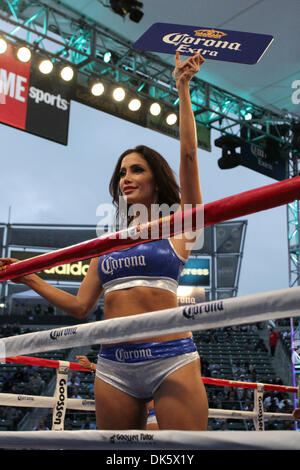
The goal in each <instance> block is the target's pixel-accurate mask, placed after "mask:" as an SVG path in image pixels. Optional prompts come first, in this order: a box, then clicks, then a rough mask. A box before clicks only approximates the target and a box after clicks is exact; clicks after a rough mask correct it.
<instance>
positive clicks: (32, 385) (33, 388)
mask: <svg viewBox="0 0 300 470" xmlns="http://www.w3.org/2000/svg"><path fill="white" fill-rule="evenodd" d="M28 385H29V390H30V392H31V393H32V394H33V395H40V394H41V393H42V390H43V388H44V385H45V383H44V381H43V379H42V378H41V376H40V375H39V373H38V371H35V372H34V373H33V376H32V377H31V379H30V380H29V383H28Z"/></svg>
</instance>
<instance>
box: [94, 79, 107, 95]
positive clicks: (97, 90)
mask: <svg viewBox="0 0 300 470" xmlns="http://www.w3.org/2000/svg"><path fill="white" fill-rule="evenodd" d="M91 93H92V94H93V95H94V96H100V95H102V94H103V93H104V85H103V83H101V82H95V83H94V84H93V85H92V86H91Z"/></svg>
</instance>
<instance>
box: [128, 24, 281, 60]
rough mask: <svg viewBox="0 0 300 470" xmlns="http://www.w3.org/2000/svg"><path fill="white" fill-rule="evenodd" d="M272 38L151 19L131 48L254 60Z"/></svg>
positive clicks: (268, 45)
mask: <svg viewBox="0 0 300 470" xmlns="http://www.w3.org/2000/svg"><path fill="white" fill-rule="evenodd" d="M273 40H274V37H273V36H270V35H269V34H257V33H247V32H241V31H230V30H225V29H220V28H216V29H215V28H207V27H200V26H187V25H178V24H170V23H154V24H153V25H152V26H151V27H150V28H149V29H148V30H147V31H146V32H145V33H144V34H143V35H142V36H141V37H140V38H139V39H138V40H137V41H136V42H135V43H134V45H133V47H134V48H135V49H138V50H144V51H154V52H162V53H166V54H173V55H175V52H176V51H178V52H180V54H182V55H194V54H195V53H197V52H198V53H199V54H201V55H202V56H203V57H204V59H214V60H223V61H228V62H238V63H241V64H257V63H258V62H259V61H260V59H261V58H262V57H263V55H264V54H265V52H266V51H267V49H268V48H269V47H270V45H271V44H272V42H273Z"/></svg>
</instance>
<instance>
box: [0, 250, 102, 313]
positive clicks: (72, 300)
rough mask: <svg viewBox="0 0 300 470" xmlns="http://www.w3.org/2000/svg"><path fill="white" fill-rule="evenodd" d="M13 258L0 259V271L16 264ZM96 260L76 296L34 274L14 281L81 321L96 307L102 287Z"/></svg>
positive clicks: (92, 261) (93, 260) (92, 262)
mask: <svg viewBox="0 0 300 470" xmlns="http://www.w3.org/2000/svg"><path fill="white" fill-rule="evenodd" d="M17 261H18V260H17V259H13V258H0V270H1V269H4V267H5V265H6V264H10V263H14V262H17ZM97 265H98V258H93V259H92V260H91V262H90V266H89V269H88V272H87V274H86V276H85V278H84V280H83V281H82V283H81V286H80V287H79V289H78V292H77V295H72V294H69V293H68V292H65V291H63V290H61V289H58V288H57V287H54V286H53V285H51V284H48V282H46V281H44V280H43V279H41V278H40V277H39V276H37V275H36V274H29V275H27V276H22V277H20V278H17V279H15V280H14V282H16V283H18V284H25V285H27V286H28V287H30V289H33V290H34V291H35V292H37V293H38V294H39V295H40V296H41V297H43V298H44V299H46V300H47V301H48V302H49V303H50V304H51V305H54V306H55V307H57V308H58V309H59V310H62V311H64V312H66V313H68V314H69V315H71V316H73V317H75V318H77V319H78V320H82V319H84V318H86V317H87V316H88V314H89V313H90V312H91V311H92V310H93V308H94V307H95V306H96V304H97V302H98V300H99V298H100V296H101V294H102V286H101V282H100V280H99V277H98V273H97Z"/></svg>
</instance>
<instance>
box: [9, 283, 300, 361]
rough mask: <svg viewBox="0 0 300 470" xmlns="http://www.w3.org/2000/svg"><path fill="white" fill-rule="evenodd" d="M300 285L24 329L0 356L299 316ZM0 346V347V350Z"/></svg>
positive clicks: (11, 337) (10, 339) (14, 337)
mask: <svg viewBox="0 0 300 470" xmlns="http://www.w3.org/2000/svg"><path fill="white" fill-rule="evenodd" d="M299 305H300V287H298V286H297V287H291V288H288V289H282V290H277V291H271V292H264V293H261V294H253V295H247V296H243V297H234V298H229V299H224V300H217V301H210V302H204V303H200V304H194V305H189V306H181V307H175V308H170V309H165V310H158V311H154V312H148V313H142V314H138V315H134V316H129V317H128V316H127V317H121V318H113V319H109V320H102V321H101V322H90V323H87V324H79V325H78V324H77V325H73V326H68V327H62V328H54V329H51V330H44V331H38V332H34V333H25V334H22V335H18V336H10V337H7V338H2V339H1V340H0V357H1V352H2V357H10V356H18V355H25V354H33V353H38V352H46V351H53V350H57V349H68V348H73V347H78V346H90V345H92V344H109V343H122V342H130V341H132V340H135V339H144V338H149V337H150V336H163V335H164V334H165V333H169V334H172V333H179V332H186V331H202V330H208V329H212V328H222V327H229V326H235V325H242V324H244V325H247V324H250V323H257V322H262V321H267V320H271V319H273V320H274V319H279V318H291V317H296V316H297V317H298V316H299ZM1 350H2V351H1Z"/></svg>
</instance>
